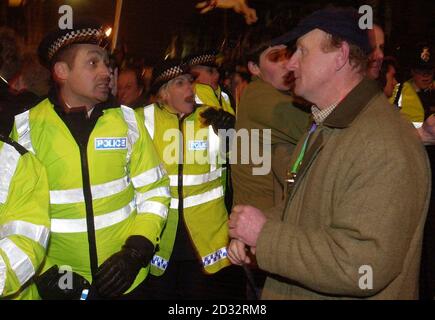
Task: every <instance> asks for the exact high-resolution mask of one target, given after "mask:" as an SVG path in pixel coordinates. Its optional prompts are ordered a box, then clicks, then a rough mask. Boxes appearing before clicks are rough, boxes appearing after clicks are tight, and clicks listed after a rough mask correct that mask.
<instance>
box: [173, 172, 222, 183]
mask: <svg viewBox="0 0 435 320" xmlns="http://www.w3.org/2000/svg"><path fill="white" fill-rule="evenodd" d="M221 176H222V168H219V169H217V170H214V171H211V172H209V173H204V174H186V175H183V186H197V185H201V184H204V183H207V182H210V181H214V180H216V179H218V178H220V177H221ZM169 181H170V185H171V187H176V186H178V176H177V175H170V176H169Z"/></svg>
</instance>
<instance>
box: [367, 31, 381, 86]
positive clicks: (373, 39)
mask: <svg viewBox="0 0 435 320" xmlns="http://www.w3.org/2000/svg"><path fill="white" fill-rule="evenodd" d="M368 32H369V40H370V44H371V46H372V52H371V53H370V56H369V65H368V69H367V76H368V77H369V78H370V79H377V78H378V77H379V72H380V70H381V67H382V61H383V60H384V45H385V36H384V32H383V31H382V29H381V28H380V27H379V26H378V25H373V29H369V30H368Z"/></svg>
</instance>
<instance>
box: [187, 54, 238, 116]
mask: <svg viewBox="0 0 435 320" xmlns="http://www.w3.org/2000/svg"><path fill="white" fill-rule="evenodd" d="M216 58H217V56H216V53H214V52H212V51H210V52H204V53H196V54H192V55H189V56H187V57H186V58H185V59H184V62H185V64H186V65H187V66H188V68H189V72H190V73H191V74H192V75H193V77H194V78H195V83H194V91H195V102H196V103H198V104H205V105H207V106H212V107H216V108H218V109H222V110H224V111H226V112H229V113H231V114H232V115H234V114H235V113H234V109H233V107H232V106H231V101H230V97H229V96H228V95H227V94H226V93H225V92H223V91H222V88H221V87H220V85H219V77H220V75H219V71H218V69H217V67H218V65H217V62H216Z"/></svg>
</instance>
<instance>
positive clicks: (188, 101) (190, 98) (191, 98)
mask: <svg viewBox="0 0 435 320" xmlns="http://www.w3.org/2000/svg"><path fill="white" fill-rule="evenodd" d="M184 101H185V102H187V103H195V97H194V96H188V97H186V98H185V99H184Z"/></svg>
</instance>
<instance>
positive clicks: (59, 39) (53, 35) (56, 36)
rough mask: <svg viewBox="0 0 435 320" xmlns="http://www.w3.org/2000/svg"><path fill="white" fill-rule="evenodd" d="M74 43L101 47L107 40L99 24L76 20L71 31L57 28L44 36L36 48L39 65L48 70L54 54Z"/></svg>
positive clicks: (92, 21) (82, 19) (84, 19)
mask: <svg viewBox="0 0 435 320" xmlns="http://www.w3.org/2000/svg"><path fill="white" fill-rule="evenodd" d="M75 43H77V44H94V45H97V46H100V47H103V46H104V45H107V44H108V39H107V37H106V35H105V34H104V32H103V28H102V24H101V23H100V22H98V21H96V20H94V19H88V18H81V19H77V21H74V25H73V28H72V29H61V28H59V27H57V28H55V29H54V30H52V31H51V32H49V33H47V34H46V35H45V37H44V38H43V39H42V41H41V43H40V44H39V47H38V55H39V58H40V60H41V63H42V64H43V65H44V66H46V67H47V68H50V66H51V64H52V61H53V58H54V57H55V56H56V54H57V53H58V52H59V51H60V50H61V49H63V48H65V47H67V46H69V45H71V44H75Z"/></svg>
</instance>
